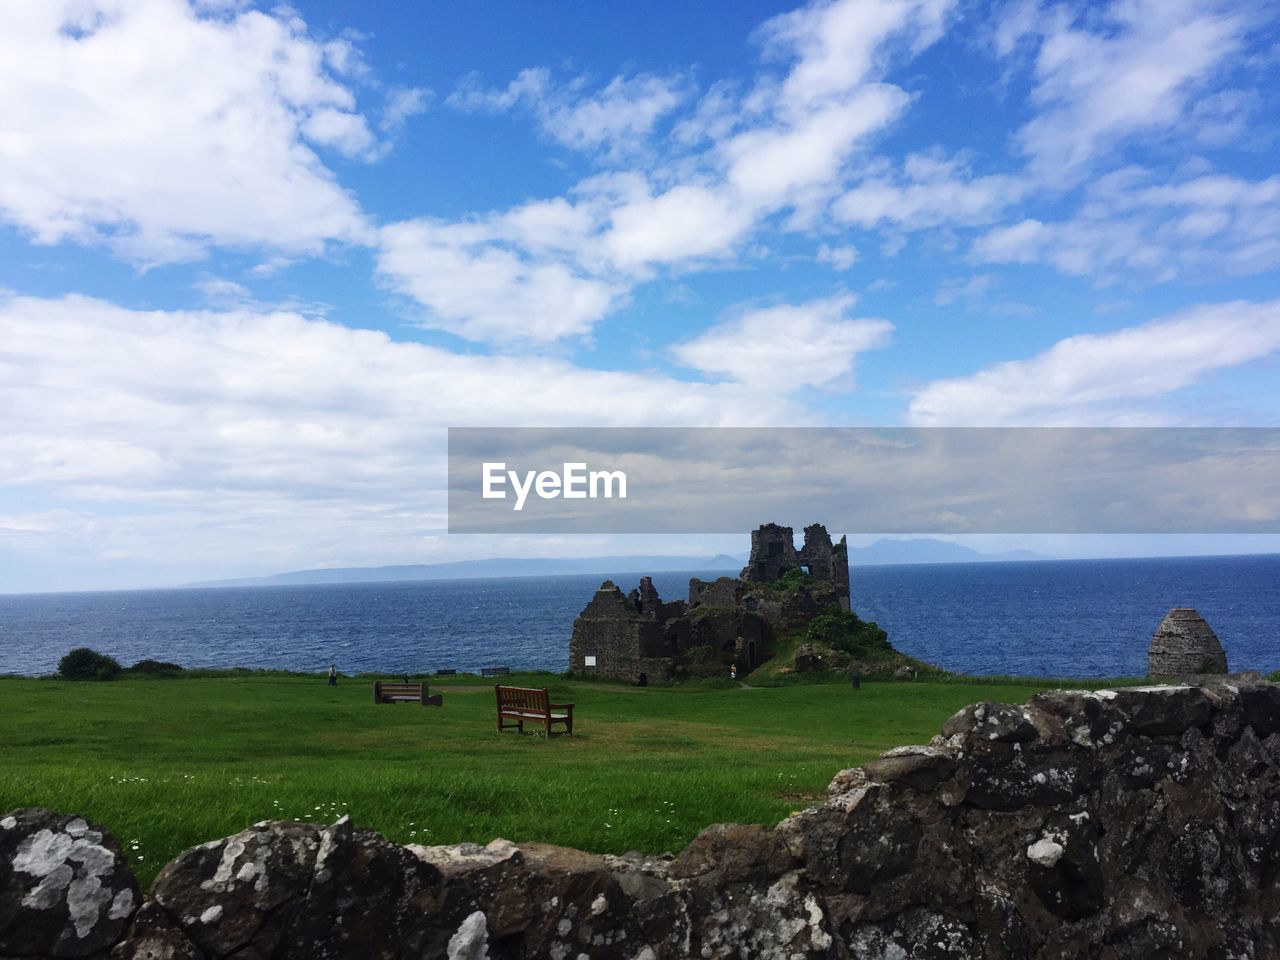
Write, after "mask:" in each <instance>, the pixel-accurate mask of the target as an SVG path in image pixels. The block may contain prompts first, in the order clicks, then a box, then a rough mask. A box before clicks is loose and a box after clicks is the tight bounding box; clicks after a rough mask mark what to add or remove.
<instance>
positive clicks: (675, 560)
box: [183, 538, 1052, 588]
mask: <svg viewBox="0 0 1280 960" xmlns="http://www.w3.org/2000/svg"><path fill="white" fill-rule="evenodd" d="M1050 559H1052V558H1051V557H1047V556H1045V555H1043V554H1039V553H1035V552H1033V551H1031V550H1010V551H1006V552H1004V553H983V552H981V551H979V550H974V549H973V548H972V547H966V546H962V545H961V544H958V543H950V542H948V541H946V540H934V539H929V538H915V539H911V540H892V539H888V538H884V539H880V540H877V541H876V542H875V543H872V544H870V545H868V546H865V547H850V548H849V565H850V566H872V565H875V564H894V563H997V562H1002V561H1011V560H1050ZM744 562H746V556H745V555H742V556H731V555H730V554H726V553H721V554H717V555H716V556H713V557H684V556H672V555H667V554H658V555H653V556H645V555H637V556H614V557H608V556H606V557H569V558H542V557H534V558H529V557H495V558H491V559H486V560H455V561H452V562H449V563H406V564H397V565H394V566H385V567H330V568H322V569H316V570H293V571H290V572H288V573H275V574H270V575H268V576H264V577H242V578H238V579H234V580H202V581H199V582H197V583H188V584H184V585H183V586H185V587H200V588H204V587H270V586H291V585H293V586H297V585H306V584H326V583H386V582H391V581H397V580H487V579H495V578H498V577H550V576H567V575H572V574H608V573H673V572H680V571H684V570H689V571H712V570H714V571H724V570H733V569H737V568H738V567H741V566H742V564H743V563H744Z"/></svg>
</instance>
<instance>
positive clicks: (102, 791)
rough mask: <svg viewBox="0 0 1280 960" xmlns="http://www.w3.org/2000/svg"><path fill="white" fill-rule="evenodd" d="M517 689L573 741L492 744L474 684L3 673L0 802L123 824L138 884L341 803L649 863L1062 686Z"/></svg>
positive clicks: (362, 813) (446, 828) (496, 739)
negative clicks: (419, 686) (241, 838)
mask: <svg viewBox="0 0 1280 960" xmlns="http://www.w3.org/2000/svg"><path fill="white" fill-rule="evenodd" d="M510 682H512V683H516V684H520V683H527V684H528V685H531V686H534V685H536V686H548V685H549V686H550V687H551V690H552V694H553V699H567V700H572V701H573V702H575V703H576V704H577V709H576V711H575V719H576V731H575V733H574V735H573V736H572V737H556V738H553V739H551V740H547V739H545V738H543V737H537V736H520V735H518V734H514V733H505V734H501V735H499V734H498V733H497V732H496V731H495V729H494V702H493V693H492V687H491V682H489V681H485V682H480V681H478V680H474V679H471V678H463V677H460V678H457V680H456V681H454V680H452V678H451V682H449V683H447V684H438V685H437V684H432V691H433V692H437V691H440V692H443V693H444V695H445V696H444V703H445V705H444V708H443V709H433V708H422V707H419V706H416V705H411V704H395V705H384V706H377V705H375V704H374V703H373V698H372V694H371V689H370V687H371V685H370V684H369V683H368V682H365V681H363V680H351V679H344V680H343V681H342V682H341V683H340V684H339V685H338V686H337V687H334V688H330V687H328V686H326V685H325V684H324V682H323V681H322V680H316V679H311V678H305V677H297V676H286V675H253V674H251V675H232V676H225V677H201V678H195V679H191V678H183V679H172V680H147V679H126V680H118V681H114V682H109V683H67V682H63V681H57V680H31V679H4V680H0V702H2V703H3V704H4V709H3V710H2V711H0V811H4V810H8V809H10V808H13V807H20V806H43V807H50V808H53V809H56V810H61V811H65V812H68V813H78V814H82V815H85V816H87V817H89V818H91V819H93V820H95V821H97V822H98V823H100V824H102V825H104V826H106V827H107V828H109V829H110V830H111V831H112V832H113V833H115V835H116V837H117V838H118V839H119V840H120V841H121V843H122V845H124V846H125V847H126V849H127V850H129V851H130V856H131V857H132V858H133V861H134V864H135V870H136V872H137V873H138V875H139V878H140V879H141V880H142V881H143V882H148V881H149V880H150V878H151V877H152V876H153V875H154V873H155V871H156V870H157V869H159V867H160V866H162V865H163V864H164V863H165V862H166V861H168V860H170V859H172V858H173V857H174V856H176V855H177V854H178V853H179V852H181V851H182V850H184V849H186V848H188V847H190V846H192V845H194V844H197V843H202V842H204V841H206V840H211V839H214V838H217V837H222V836H225V835H227V834H230V833H233V832H235V831H237V830H241V829H243V828H244V827H245V826H247V825H249V824H251V823H254V822H257V821H259V820H269V819H271V820H274V819H286V820H289V819H293V820H307V821H314V822H321V823H327V822H331V821H332V820H334V819H335V818H337V817H338V816H341V815H342V814H344V813H347V814H350V815H351V817H352V819H353V820H354V821H355V822H356V824H357V825H359V826H367V827H372V828H374V829H376V830H379V831H380V832H382V833H383V834H385V835H386V836H387V837H389V838H391V839H392V840H395V841H397V842H401V843H410V842H418V843H426V844H434V843H454V842H458V841H462V840H473V841H478V842H481V843H484V842H487V841H489V840H490V839H492V838H494V837H499V836H500V837H506V838H508V839H511V840H515V841H517V842H519V841H522V840H544V841H548V842H551V843H559V844H566V845H570V846H575V847H581V848H584V849H587V850H595V851H600V852H613V853H622V852H625V851H627V850H633V849H634V850H643V851H646V852H654V853H657V852H661V851H664V850H678V849H680V848H681V847H682V846H683V845H684V844H685V843H687V842H688V841H689V840H690V839H691V838H692V837H693V836H694V835H695V834H696V833H697V832H698V831H699V830H700V829H701V828H702V827H704V826H706V825H707V824H709V823H713V822H716V821H721V820H732V821H741V822H748V823H752V822H754V823H773V822H776V821H777V820H779V819H781V818H782V817H784V816H786V814H787V813H788V812H789V811H792V810H796V809H799V808H801V807H804V806H807V805H809V804H810V803H812V802H814V801H815V800H816V799H817V798H819V797H820V796H821V794H822V792H823V790H824V789H825V787H826V785H827V783H828V782H829V780H830V779H831V776H832V774H834V773H835V772H836V771H837V770H840V769H842V768H844V767H848V766H853V765H857V764H859V763H862V762H864V761H866V760H868V759H870V758H871V757H873V756H875V755H876V754H877V753H879V752H880V751H882V750H884V749H887V748H888V747H891V746H897V745H899V744H905V743H924V742H927V741H928V740H929V738H930V737H932V736H933V735H934V734H935V733H937V731H938V729H939V727H940V726H941V724H942V723H943V721H944V720H946V718H947V717H948V716H950V715H951V714H952V713H953V712H954V711H955V710H957V709H959V708H960V707H961V706H963V705H965V704H967V703H971V702H973V701H976V700H985V699H993V700H1001V701H1005V702H1010V703H1020V702H1022V701H1023V700H1025V699H1026V698H1027V697H1029V696H1030V695H1032V694H1033V693H1036V692H1037V691H1039V690H1042V689H1045V688H1046V687H1048V686H1053V684H1052V683H1050V682H1046V681H1038V682H1037V681H1025V680H1024V681H1009V680H1004V681H1000V682H996V683H987V682H984V681H980V680H969V681H963V682H961V681H955V680H951V681H948V682H945V683H937V682H924V681H921V682H917V683H866V684H864V686H863V688H862V690H860V691H859V692H857V693H856V694H855V693H853V692H852V691H850V690H849V689H848V687H847V686H844V685H834V684H833V685H809V686H794V687H776V688H769V689H754V690H743V689H737V688H734V689H715V688H707V687H703V688H680V687H667V688H653V687H651V688H647V689H640V688H636V687H627V686H622V685H613V684H602V683H589V682H578V681H569V680H565V679H564V678H562V677H557V676H549V675H541V676H530V677H524V678H521V677H518V676H517V677H512V678H511V680H510Z"/></svg>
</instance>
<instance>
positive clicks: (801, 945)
mask: <svg viewBox="0 0 1280 960" xmlns="http://www.w3.org/2000/svg"><path fill="white" fill-rule="evenodd" d="M137 902H138V901H137V894H136V887H135V886H134V885H133V882H132V878H131V877H130V876H129V873H128V868H127V866H126V865H125V863H124V860H123V859H122V858H121V856H120V853H119V850H118V848H117V847H116V846H115V844H114V842H112V841H111V839H110V837H108V836H107V835H106V834H105V833H104V832H103V831H101V830H99V829H98V828H96V827H93V826H92V825H90V824H86V823H85V822H84V821H83V820H80V819H78V818H70V817H66V816H62V815H58V814H52V813H48V812H45V811H31V810H27V811H15V812H13V813H11V814H8V815H6V816H4V817H0V956H3V957H35V956H56V957H105V956H106V955H107V953H108V951H111V954H112V956H113V957H114V958H115V960H144V958H145V960H170V958H174V960H198V958H203V960H221V958H231V957H237V958H243V960H259V958H267V957H277V958H321V957H324V958H344V957H351V958H361V960H364V958H376V957H387V958H390V957H405V958H409V957H413V958H423V957H425V958H436V957H439V958H449V960H481V958H492V960H508V958H510V960H515V958H548V960H581V958H584V957H585V958H592V960H595V958H618V960H624V958H625V960H664V958H684V957H699V958H728V957H736V958H744V960H745V958H752V960H754V958H763V960H771V958H778V960H781V958H786V960H803V958H818V957H823V958H849V957H858V958H874V960H914V958H920V960H948V958H957V960H959V958H965V960H969V958H993V960H995V958H1000V960H1014V958H1031V957H1036V958H1077V957H1096V958H1100V960H1156V958H1182V957H1190V958H1212V960H1255V958H1256V960H1267V958H1275V957H1280V688H1277V687H1275V686H1272V685H1270V684H1265V683H1249V684H1229V683H1220V684H1214V685H1209V686H1202V687H1195V686H1182V687H1160V688H1144V689H1125V690H1116V691H1103V692H1098V693H1081V692H1058V693H1048V694H1043V695H1041V696H1038V697H1036V698H1034V699H1033V700H1031V701H1030V702H1029V703H1028V704H1027V705H1026V706H1025V707H1011V706H1002V705H997V704H991V703H983V704H977V705H975V706H971V707H968V708H966V709H965V710H963V711H961V712H960V713H958V714H957V715H956V716H954V717H952V718H951V720H949V721H948V722H947V724H946V725H945V727H944V728H943V731H942V734H941V735H940V736H938V737H936V738H935V739H934V741H933V742H932V743H931V744H929V745H928V746H919V747H902V748H898V749H896V750H891V751H889V752H888V753H886V754H884V755H883V756H882V757H881V758H880V759H878V760H875V761H873V762H871V763H869V764H867V765H866V766H864V767H862V768H860V769H855V770H846V771H844V772H842V773H840V774H838V775H837V776H836V778H835V780H834V781H833V782H832V784H831V787H830V790H829V798H828V799H827V800H826V802H825V803H823V804H821V805H819V806H815V807H813V808H810V809H808V810H805V811H803V812H802V813H799V814H797V815H795V816H792V817H789V818H788V819H786V820H784V821H783V822H782V823H781V824H779V825H778V826H777V827H775V828H767V827H763V826H744V825H740V824H721V825H716V826H712V827H708V828H707V829H706V830H704V831H703V832H702V833H701V834H700V835H699V836H698V837H697V838H696V839H695V840H694V841H693V843H692V844H690V846H689V847H688V848H686V849H685V850H684V851H682V852H681V853H680V854H678V855H676V856H674V857H672V856H663V857H648V856H641V855H631V856H624V857H610V856H597V855H594V854H589V853H583V852H581V851H577V850H568V849H564V848H560V847H551V846H546V845H543V844H536V843H531V844H522V845H520V846H516V845H514V844H511V843H508V842H507V841H505V840H495V841H493V842H492V843H490V844H488V845H487V846H478V845H471V844H462V845H457V846H448V847H418V846H411V847H400V846H397V845H395V844H392V843H390V842H388V841H387V840H385V839H384V838H382V837H381V836H379V835H377V834H375V833H373V832H371V831H366V830H357V829H355V828H354V827H353V826H352V825H351V823H349V822H348V821H346V820H345V819H344V820H341V821H339V822H338V823H336V824H333V825H332V826H328V827H322V826H315V825H310V824H299V823H263V824H259V825H257V826H255V827H253V828H251V829H249V830H246V831H244V832H243V833H240V834H237V835H236V836H234V837H230V838H227V839H225V840H218V841H214V842H212V843H208V844H205V845H203V846H201V847H197V848H195V849H193V850H189V851H187V852H186V853H184V854H183V855H182V856H180V857H179V858H178V859H177V860H175V861H174V862H173V863H171V864H169V865H168V866H167V867H165V868H164V870H163V871H161V873H160V875H159V876H158V877H157V879H156V881H155V883H154V884H153V885H152V888H151V890H150V891H149V892H148V893H147V895H146V897H145V898H143V899H142V901H141V903H142V906H141V908H140V909H138V908H136V904H137Z"/></svg>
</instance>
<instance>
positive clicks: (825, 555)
mask: <svg viewBox="0 0 1280 960" xmlns="http://www.w3.org/2000/svg"><path fill="white" fill-rule="evenodd" d="M788 570H802V571H804V572H805V573H809V574H812V575H813V576H814V577H815V578H817V579H818V580H825V581H827V582H828V583H831V584H834V585H835V586H836V588H837V589H838V590H839V591H840V606H841V607H842V608H843V609H845V610H848V609H849V544H848V540H847V538H845V537H841V538H840V542H839V543H837V544H834V545H833V544H832V542H831V535H830V534H829V533H827V528H826V527H824V526H823V525H822V524H820V523H814V524H810V525H809V526H807V527H805V528H804V546H803V547H801V548H800V549H799V550H796V545H795V535H794V534H793V533H792V531H791V528H790V527H783V526H780V525H779V524H776V523H766V524H764V525H763V526H761V527H757V528H756V529H755V530H753V531H751V555H750V557H748V559H747V565H746V566H745V567H743V568H742V573H740V574H739V575H738V576H739V577H740V578H741V579H742V580H746V581H747V582H749V583H772V582H773V581H774V580H777V579H778V577H780V576H782V575H783V574H784V573H786V572H787V571H788Z"/></svg>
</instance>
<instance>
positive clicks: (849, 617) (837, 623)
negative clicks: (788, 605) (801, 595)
mask: <svg viewBox="0 0 1280 960" xmlns="http://www.w3.org/2000/svg"><path fill="white" fill-rule="evenodd" d="M804 638H805V640H807V641H808V642H809V643H825V644H826V645H827V646H829V647H831V648H832V649H833V650H839V651H841V652H842V653H847V654H849V655H850V656H852V657H859V658H862V659H867V660H874V659H877V658H879V657H885V656H889V655H891V654H893V653H894V652H895V651H894V649H893V646H892V645H891V644H890V643H889V634H887V633H885V631H884V630H882V629H881V628H880V626H879V625H878V624H876V622H875V621H874V620H872V621H863V620H860V619H858V615H857V614H856V613H854V612H853V611H852V610H841V609H840V608H839V607H832V608H829V609H828V610H827V612H826V613H823V614H819V615H818V616H816V617H814V618H813V619H812V620H811V621H809V626H808V628H807V629H806V630H805V633H804Z"/></svg>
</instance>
